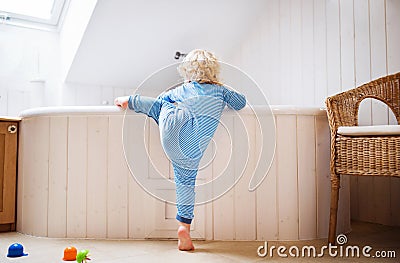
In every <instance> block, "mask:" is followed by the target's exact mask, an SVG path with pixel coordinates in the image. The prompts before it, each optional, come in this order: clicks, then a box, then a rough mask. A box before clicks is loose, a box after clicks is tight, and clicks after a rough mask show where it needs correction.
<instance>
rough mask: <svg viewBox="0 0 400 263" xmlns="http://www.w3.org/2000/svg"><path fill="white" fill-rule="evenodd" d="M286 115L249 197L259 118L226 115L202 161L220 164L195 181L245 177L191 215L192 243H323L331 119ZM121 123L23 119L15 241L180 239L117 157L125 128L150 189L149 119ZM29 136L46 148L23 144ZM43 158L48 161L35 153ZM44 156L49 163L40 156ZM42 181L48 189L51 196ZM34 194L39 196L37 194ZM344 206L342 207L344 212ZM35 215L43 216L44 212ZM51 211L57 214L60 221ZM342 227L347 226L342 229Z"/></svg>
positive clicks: (168, 210) (113, 119)
mask: <svg viewBox="0 0 400 263" xmlns="http://www.w3.org/2000/svg"><path fill="white" fill-rule="evenodd" d="M283 109H285V108H283ZM287 111H288V110H287V109H286V110H284V111H280V110H278V111H277V112H278V114H277V115H276V122H277V134H278V140H277V152H276V158H275V160H274V162H273V163H272V167H271V169H270V171H269V175H268V176H267V177H266V179H265V181H264V182H263V184H262V185H261V187H260V188H258V189H257V190H256V192H249V191H248V184H249V180H250V178H251V176H252V173H253V171H254V169H255V167H256V162H257V159H256V158H255V157H256V156H258V152H259V151H260V149H261V148H260V147H259V146H260V144H261V142H260V139H261V131H260V130H259V129H256V118H255V116H254V115H253V113H250V112H247V113H246V111H243V114H242V113H240V114H239V115H237V116H235V115H234V114H233V112H230V111H227V112H226V114H224V116H223V118H222V123H223V124H221V125H220V126H219V128H218V130H217V132H216V134H215V138H214V139H215V142H216V145H215V146H214V145H211V146H212V147H211V152H208V153H207V154H208V155H212V150H213V149H212V148H215V149H216V150H217V153H216V157H215V159H214V161H213V162H212V165H211V166H209V167H207V168H205V169H204V170H202V171H201V172H200V173H199V178H198V183H202V182H205V181H207V180H211V179H214V180H218V178H219V177H220V176H221V175H222V174H223V173H224V174H225V175H228V176H227V177H226V178H225V179H224V181H223V182H222V183H225V184H227V183H228V184H233V183H234V181H235V179H237V178H239V176H240V175H241V172H243V171H244V174H243V178H241V180H240V181H239V182H238V184H237V185H236V186H235V187H234V188H232V189H231V190H230V191H229V192H227V193H225V194H224V195H223V196H222V197H220V198H219V199H217V200H215V201H214V202H212V203H209V204H207V205H199V206H196V207H195V219H194V221H193V224H192V233H191V234H192V236H193V237H194V238H196V239H204V238H205V239H215V240H256V239H258V240H271V239H274V240H283V239H292V240H297V239H299V238H300V239H309V238H323V237H326V235H327V225H328V222H327V219H328V215H329V139H328V138H329V133H328V124H327V119H326V116H323V115H318V114H320V111H318V110H317V109H315V112H316V114H317V115H313V113H311V112H312V111H308V113H306V114H304V115H301V114H300V116H297V115H296V114H299V112H301V111H302V109H298V110H295V111H294V112H296V114H287ZM285 112H286V113H285ZM121 114H122V113H121ZM310 114H311V115H310ZM240 118H242V119H240ZM264 118H268V116H267V114H266V113H265V114H264V113H261V115H260V116H259V120H260V121H263V120H265V119H264ZM122 120H123V116H122V115H119V114H117V115H107V114H100V115H96V114H94V115H93V114H82V115H76V114H74V115H68V116H52V117H45V116H44V117H41V116H39V117H35V118H25V119H23V121H22V127H23V128H24V129H26V131H27V133H21V136H22V139H21V143H22V149H21V151H22V152H21V153H23V154H21V158H20V159H19V162H20V165H21V167H20V170H21V171H22V175H21V178H22V182H20V184H19V190H20V194H21V196H22V198H19V201H18V202H19V204H20V205H21V206H22V207H21V208H20V209H19V210H18V215H19V220H22V222H19V223H18V228H19V230H20V231H21V232H23V233H30V234H35V235H40V236H54V237H56V236H61V237H62V236H65V237H68V238H69V237H72V238H74V237H75V238H76V237H87V238H176V227H177V223H176V220H175V219H174V217H175V212H176V208H175V207H174V206H173V205H165V202H160V201H159V200H156V199H155V198H154V197H153V196H150V195H149V194H147V193H146V192H145V191H144V189H142V187H141V186H139V185H138V184H137V183H136V181H134V180H133V177H131V176H130V174H129V172H128V168H127V164H126V162H125V159H124V158H125V156H124V152H123V151H122V141H121V137H122V129H124V130H123V131H124V149H125V154H126V160H127V161H128V162H129V165H130V166H132V165H133V166H135V167H134V168H135V169H133V172H134V173H135V174H136V175H141V176H143V178H145V179H149V180H154V179H152V178H150V177H149V169H150V162H149V156H148V155H147V152H146V147H148V146H149V140H151V139H152V136H156V137H158V136H159V135H158V133H157V134H155V133H154V134H150V133H151V130H150V127H151V126H150V125H152V124H151V122H152V120H146V118H145V117H144V116H142V115H137V114H132V115H128V116H127V117H125V121H126V122H125V124H124V125H122ZM242 121H243V125H242ZM39 124H40V125H39ZM43 124H44V125H43ZM122 126H123V127H122ZM280 131H281V132H280ZM26 134H29V136H34V137H35V138H39V139H40V141H41V142H43V141H45V140H47V142H45V143H38V142H35V143H34V142H32V140H28V142H27V139H29V138H28V137H27V136H26ZM144 134H145V135H146V136H144ZM149 135H150V136H149ZM55 142H57V143H55ZM50 143H52V144H54V145H50ZM45 150H47V151H48V153H43V152H40V153H39V152H38V151H45ZM248 150H249V157H250V158H249V160H247V151H248ZM264 150H265V149H264ZM55 152H57V153H55ZM50 153H51V154H52V156H51V157H50V159H49V160H50V162H48V161H47V159H46V158H47V157H46V156H49V154H50ZM53 153H54V154H53ZM32 154H36V155H38V156H39V157H38V158H39V159H40V160H41V161H40V160H39V162H37V163H35V164H34V163H33V161H32V160H33V159H32V158H26V157H30V156H31V155H32ZM313 156H314V157H313ZM260 161H263V160H260ZM246 162H247V163H246ZM168 167H169V163H168V166H167V168H166V169H169V168H168ZM244 167H245V168H244ZM131 168H132V167H131ZM243 169H244V170H243ZM27 171H29V173H27ZM47 171H49V177H48V175H47V173H46V172H47ZM169 172H170V173H172V171H169ZM138 173H139V174H138ZM43 175H44V176H43ZM28 176H29V177H28ZM169 177H170V175H169ZM56 178H58V179H60V180H56ZM47 180H50V181H49V182H50V184H49V192H48V193H47V192H46V191H47V184H46V183H47ZM156 180H158V179H156ZM156 180H154V181H155V182H156ZM38 185H40V187H42V188H41V190H43V192H40V193H39V194H37V189H38V188H37V187H38ZM226 186H227V185H226ZM344 186H345V187H347V186H346V185H344ZM57 189H59V191H56V190H57ZM63 189H64V190H63ZM39 190H40V189H39ZM173 190H174V189H171V191H173ZM216 190H217V188H216V187H214V191H216ZM215 193H216V192H214V194H215ZM39 197H40V198H39ZM49 198H51V199H52V200H51V201H50V200H49ZM42 199H43V200H44V201H43V200H42ZM39 203H40V205H38V204H39ZM47 204H49V205H47ZM343 204H344V202H343V201H342V202H340V206H343ZM32 207H35V208H37V207H39V209H41V210H40V211H41V213H40V214H39V213H37V211H36V209H32ZM344 209H348V206H347V208H346V206H345V208H344ZM62 210H63V211H62ZM57 211H61V212H60V214H57V213H58V212H57ZM64 211H65V214H64V216H63V212H64ZM57 217H64V220H58V221H57ZM32 218H33V220H32ZM49 220H52V222H49ZM340 220H343V219H339V221H340ZM36 221H40V223H39V224H36ZM341 225H342V227H346V223H342V224H341ZM37 226H39V227H38V228H37ZM340 231H343V232H346V231H348V229H340Z"/></svg>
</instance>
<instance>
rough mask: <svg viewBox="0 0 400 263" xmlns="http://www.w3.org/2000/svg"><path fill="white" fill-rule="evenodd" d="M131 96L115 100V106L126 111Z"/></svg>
mask: <svg viewBox="0 0 400 263" xmlns="http://www.w3.org/2000/svg"><path fill="white" fill-rule="evenodd" d="M128 100H129V96H124V97H118V98H116V99H115V100H114V104H115V105H116V106H118V107H121V108H122V109H124V110H125V109H126V108H127V107H128Z"/></svg>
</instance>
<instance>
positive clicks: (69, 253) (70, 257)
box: [63, 247, 77, 261]
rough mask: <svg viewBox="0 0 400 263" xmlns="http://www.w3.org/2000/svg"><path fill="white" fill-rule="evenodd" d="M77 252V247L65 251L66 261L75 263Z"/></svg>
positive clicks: (64, 258)
mask: <svg viewBox="0 0 400 263" xmlns="http://www.w3.org/2000/svg"><path fill="white" fill-rule="evenodd" d="M76 254H77V250H76V248H75V247H67V248H65V249H64V257H63V260H64V261H75V260H76Z"/></svg>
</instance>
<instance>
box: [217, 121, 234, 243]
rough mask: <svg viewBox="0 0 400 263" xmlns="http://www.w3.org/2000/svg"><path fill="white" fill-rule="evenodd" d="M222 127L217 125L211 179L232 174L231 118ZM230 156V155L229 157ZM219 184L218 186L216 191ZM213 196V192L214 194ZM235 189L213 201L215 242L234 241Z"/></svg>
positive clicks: (231, 180) (232, 181) (219, 185)
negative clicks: (215, 148) (215, 150)
mask: <svg viewBox="0 0 400 263" xmlns="http://www.w3.org/2000/svg"><path fill="white" fill-rule="evenodd" d="M222 124H223V125H221V124H220V125H219V126H218V128H217V130H216V132H215V135H214V138H215V141H216V142H217V152H216V156H215V159H214V165H213V178H214V179H215V178H217V177H219V176H226V175H233V174H234V172H235V171H234V160H235V156H234V155H233V154H234V153H235V152H234V151H233V146H234V145H233V143H234V141H233V140H234V139H235V134H234V132H235V131H234V126H233V117H232V116H226V117H225V118H224V119H223V120H222ZM231 154H232V155H231ZM223 183H225V184H231V185H233V183H234V176H232V177H230V179H228V180H226V181H224V182H223ZM220 188H221V184H218V189H220ZM214 194H215V192H214ZM234 202H235V188H232V189H231V190H230V191H228V192H227V193H225V194H224V195H223V196H222V197H220V198H218V199H217V200H215V201H214V205H213V208H214V212H213V215H214V217H213V224H214V239H215V240H234V239H235V234H236V231H235V211H234V209H235V203H234Z"/></svg>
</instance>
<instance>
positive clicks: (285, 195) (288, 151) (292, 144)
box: [275, 115, 299, 240]
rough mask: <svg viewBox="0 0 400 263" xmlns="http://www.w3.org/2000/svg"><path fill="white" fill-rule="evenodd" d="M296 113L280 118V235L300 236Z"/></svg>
mask: <svg viewBox="0 0 400 263" xmlns="http://www.w3.org/2000/svg"><path fill="white" fill-rule="evenodd" d="M296 126H297V125H296V116H295V115H282V116H278V117H277V118H276V129H277V131H280V132H278V133H277V134H276V155H275V156H276V159H277V170H278V176H277V191H278V206H279V207H278V220H279V239H282V240H296V239H298V237H299V213H298V209H299V207H298V188H297V184H298V181H297V169H298V167H297V151H296V149H297V138H296V137H297V136H296V129H297V127H296Z"/></svg>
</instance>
